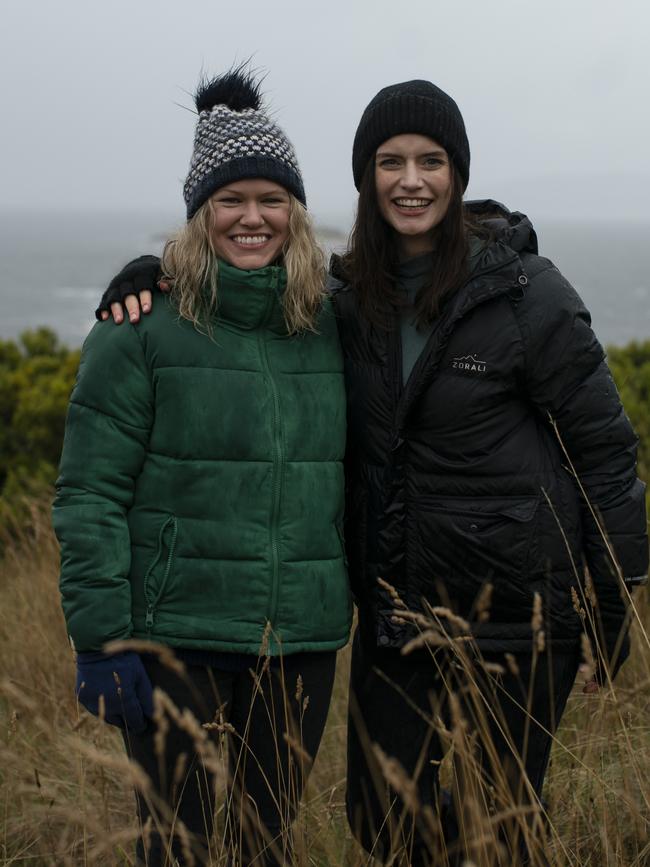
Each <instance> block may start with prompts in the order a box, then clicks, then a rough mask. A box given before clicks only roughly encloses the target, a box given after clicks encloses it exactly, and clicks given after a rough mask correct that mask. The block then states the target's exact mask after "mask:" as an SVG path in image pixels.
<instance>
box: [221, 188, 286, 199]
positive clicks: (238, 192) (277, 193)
mask: <svg viewBox="0 0 650 867" xmlns="http://www.w3.org/2000/svg"><path fill="white" fill-rule="evenodd" d="M220 193H230V195H232V196H243V195H244V193H242V191H241V190H233V189H232V187H219V189H218V190H217V192H216V193H215V195H219V194H220ZM259 195H260V196H287V197H288V196H289V193H288V192H287V190H283V189H277V190H264V191H263V192H261V193H260V194H259Z"/></svg>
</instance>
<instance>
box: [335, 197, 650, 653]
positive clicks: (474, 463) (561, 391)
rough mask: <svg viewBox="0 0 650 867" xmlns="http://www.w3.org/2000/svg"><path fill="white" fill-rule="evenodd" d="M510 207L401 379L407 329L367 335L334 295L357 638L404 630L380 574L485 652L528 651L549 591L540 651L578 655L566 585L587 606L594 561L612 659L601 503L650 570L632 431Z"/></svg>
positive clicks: (615, 625) (637, 567) (611, 580)
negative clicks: (483, 599) (452, 614)
mask: <svg viewBox="0 0 650 867" xmlns="http://www.w3.org/2000/svg"><path fill="white" fill-rule="evenodd" d="M497 207H499V206H497V205H496V203H494V202H485V203H475V204H474V205H473V210H475V211H479V212H480V211H484V212H486V213H488V212H493V211H494V209H495V208H497ZM500 213H501V218H500V220H499V221H498V222H499V223H500V225H499V226H498V231H497V240H494V241H491V242H489V243H486V245H485V247H484V249H483V251H482V253H481V254H480V256H479V258H478V261H477V263H476V265H475V267H474V269H473V271H472V274H471V276H470V279H469V280H468V282H467V283H466V285H465V286H464V288H463V289H462V290H460V291H459V292H458V293H457V294H456V295H455V296H454V297H453V298H452V299H451V300H450V301H449V302H448V303H447V305H446V307H445V308H444V311H443V313H442V314H441V316H440V319H439V320H438V321H437V323H436V325H435V327H434V330H433V333H432V334H431V337H430V338H429V341H428V343H427V345H426V347H425V349H424V351H423V353H422V355H421V356H420V358H419V359H418V361H417V362H416V364H415V367H414V368H413V371H412V373H411V375H410V377H409V379H408V381H407V382H406V383H402V381H401V379H402V375H401V369H402V365H401V357H400V353H401V349H400V337H399V328H396V329H394V330H393V331H382V330H380V329H377V328H372V327H369V326H368V325H367V324H366V323H365V322H364V321H363V320H362V318H361V317H360V316H359V314H358V308H357V299H356V297H355V293H354V292H353V291H351V290H349V289H348V288H347V287H345V286H344V285H339V286H338V287H335V291H336V290H338V291H336V294H335V298H336V305H337V309H338V313H339V317H340V318H339V324H340V329H339V330H340V335H341V340H342V344H343V349H344V354H345V359H346V362H345V363H346V378H347V383H346V384H347V390H348V407H349V409H348V413H349V418H348V429H349V449H348V489H349V497H348V517H347V538H348V556H349V561H350V573H351V578H352V581H353V589H354V591H355V595H356V599H357V602H358V605H359V616H360V624H361V629H362V633H363V634H365V636H366V637H367V639H368V640H370V641H372V642H373V643H374V642H376V643H377V644H379V645H380V646H384V647H397V646H400V645H402V644H403V643H404V641H405V640H406V639H407V638H409V637H411V636H412V631H411V630H412V627H410V626H408V625H405V624H404V623H400V622H396V621H395V617H394V609H395V604H394V601H393V599H392V598H391V596H390V594H389V593H388V592H387V591H386V589H385V588H383V587H382V586H381V584H380V582H378V580H377V579H378V578H382V579H384V580H385V581H386V582H388V583H389V584H390V585H392V586H393V587H394V588H395V589H396V590H397V592H398V593H399V595H400V597H401V598H402V600H403V601H404V602H405V603H406V605H407V606H408V607H409V608H411V609H413V610H422V607H423V603H422V600H423V599H426V600H428V601H429V602H430V603H432V604H434V605H436V604H443V605H448V606H450V607H451V608H452V609H454V610H455V611H456V612H457V613H459V614H461V615H462V616H463V617H465V618H467V619H468V620H469V621H470V622H471V623H472V632H473V634H474V635H475V636H476V638H477V639H478V643H479V645H480V646H481V647H482V648H483V649H485V650H488V649H489V650H524V649H529V648H530V647H531V618H532V613H533V602H534V594H535V592H539V593H540V594H541V597H542V600H543V603H544V630H545V636H546V641H547V643H548V642H553V644H554V646H556V647H558V648H567V649H568V648H569V647H574V646H575V645H576V643H577V641H578V640H579V635H580V633H581V630H582V626H581V622H580V618H579V616H578V614H577V612H576V609H575V606H574V598H573V597H572V592H571V590H572V588H575V590H576V592H577V593H578V595H579V596H581V595H582V591H581V588H580V585H581V584H582V583H583V581H584V577H583V576H584V565H588V567H589V570H590V573H591V575H592V577H593V584H594V586H595V590H596V594H597V597H598V610H599V612H600V615H599V616H600V619H601V621H602V628H603V630H604V633H605V638H606V643H607V645H608V649H609V651H610V652H611V650H612V649H613V646H614V644H615V642H616V637H617V636H618V634H619V632H620V630H621V626H622V624H623V622H624V619H625V610H626V606H625V603H624V601H623V599H622V597H621V592H620V587H619V581H618V579H617V577H616V567H615V566H614V564H613V563H612V560H611V558H610V556H609V555H608V553H607V545H606V543H605V542H604V541H603V535H602V533H601V532H600V530H599V529H598V527H597V525H596V523H595V520H594V517H593V514H592V508H593V509H594V510H595V512H596V513H597V514H598V515H599V516H600V518H601V519H602V523H603V525H604V528H605V530H606V534H607V536H608V539H609V543H610V544H611V546H612V548H613V549H614V551H615V553H616V557H617V559H618V563H619V564H620V568H621V570H622V574H623V575H624V576H626V577H627V576H635V577H636V576H640V575H642V574H645V573H646V572H647V566H648V540H647V525H646V517H645V504H644V485H643V484H642V483H641V482H640V481H639V480H638V479H637V476H636V437H635V434H634V432H633V430H632V428H631V426H630V423H629V421H628V419H627V417H626V415H625V413H624V411H623V409H622V407H621V403H620V400H619V397H618V394H617V391H616V388H615V386H614V383H613V381H612V378H611V374H610V372H609V369H608V367H607V364H606V362H605V358H604V353H603V350H602V348H601V346H600V344H599V343H598V341H597V340H596V338H595V336H594V333H593V331H592V330H591V327H590V317H589V314H588V312H587V310H586V309H585V307H584V305H583V303H582V301H581V300H580V298H579V297H578V295H577V294H576V292H575V291H574V290H573V289H572V287H571V286H570V285H569V284H568V283H567V281H566V280H565V279H564V277H563V276H562V275H561V274H560V273H559V272H558V270H557V269H556V268H555V267H554V266H553V264H552V263H551V262H550V261H548V260H547V259H543V258H540V257H539V256H537V240H536V236H535V233H534V231H533V229H532V226H531V224H530V223H529V221H528V219H527V218H526V217H524V216H523V215H522V214H518V213H512V214H510V213H509V212H507V211H505V210H503V209H501V211H500ZM560 440H561V442H560ZM563 449H565V450H566V454H565V453H564V451H563ZM570 463H572V464H573V467H574V468H575V472H576V474H577V476H578V478H579V481H580V484H581V485H582V487H583V489H584V492H585V494H586V497H587V499H588V501H589V504H590V505H589V504H588V503H587V501H586V500H585V498H584V497H583V496H582V495H581V493H580V490H579V485H578V483H577V482H576V480H575V478H574V477H573V476H572V474H571V473H570V471H569V470H568V467H569V464H570ZM486 583H490V584H491V585H492V586H493V594H492V601H491V606H490V611H489V619H488V620H486V621H483V620H482V618H480V617H478V616H477V615H476V611H475V604H476V600H477V596H478V594H479V593H480V591H481V588H482V587H483V586H484V585H485V584H486ZM479 621H481V622H479Z"/></svg>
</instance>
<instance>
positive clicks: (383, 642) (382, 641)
mask: <svg viewBox="0 0 650 867" xmlns="http://www.w3.org/2000/svg"><path fill="white" fill-rule="evenodd" d="M389 641H390V638H389V637H388V636H387V635H380V636H379V643H380V644H381V645H382V647H386V645H387V644H388V642H389Z"/></svg>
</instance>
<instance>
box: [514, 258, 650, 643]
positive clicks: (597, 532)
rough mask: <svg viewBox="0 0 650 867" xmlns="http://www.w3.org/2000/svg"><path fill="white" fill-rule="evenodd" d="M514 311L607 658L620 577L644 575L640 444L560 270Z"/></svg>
mask: <svg viewBox="0 0 650 867" xmlns="http://www.w3.org/2000/svg"><path fill="white" fill-rule="evenodd" d="M537 261H538V262H539V261H543V260H537ZM518 306H519V307H520V311H519V320H520V327H521V330H522V337H523V339H524V346H525V388H526V392H527V396H528V398H529V399H530V400H531V401H532V402H533V403H534V404H535V406H536V407H537V408H538V409H540V410H541V411H542V412H543V414H544V415H545V416H546V418H547V419H548V420H549V422H550V423H551V424H552V425H553V426H554V428H555V432H556V434H557V436H558V438H559V440H560V447H561V449H563V450H564V451H565V453H566V454H565V455H563V462H564V463H565V465H568V464H569V462H570V464H571V465H572V466H573V469H574V471H575V474H576V476H577V479H578V483H579V487H580V488H581V491H582V496H581V512H582V527H583V545H584V554H585V559H586V562H587V565H588V568H589V572H590V574H591V578H592V581H593V586H594V590H595V593H596V598H597V611H598V617H599V621H600V622H599V623H598V624H597V625H598V628H599V630H600V631H601V633H602V637H603V638H604V641H605V648H604V649H605V650H606V651H607V654H608V657H609V658H610V659H611V657H612V654H613V651H614V649H615V647H616V643H617V640H618V638H619V634H620V632H621V629H622V627H623V626H624V624H625V617H626V610H627V605H626V601H625V598H626V594H624V593H623V592H622V588H621V586H620V580H619V575H620V576H622V577H623V578H624V579H638V577H639V576H642V575H645V574H646V573H647V571H648V536H647V523H646V514H645V485H644V484H643V483H642V482H641V481H640V480H639V479H638V478H637V474H636V446H637V438H636V435H635V433H634V431H633V430H632V426H631V424H630V422H629V419H628V418H627V416H626V414H625V412H624V410H623V407H622V405H621V401H620V398H619V395H618V392H617V390H616V386H615V385H614V381H613V379H612V375H611V373H610V371H609V368H608V366H607V363H606V361H605V353H604V352H603V349H602V347H601V345H600V343H599V342H598V340H597V339H596V337H595V335H594V333H593V331H592V329H591V318H590V316H589V313H588V312H587V310H586V308H585V307H584V305H583V303H582V301H581V299H580V298H579V296H578V294H577V293H576V292H575V290H574V289H573V288H572V287H571V286H570V284H569V283H568V282H567V281H566V280H565V279H564V277H563V276H562V275H561V274H560V273H559V271H558V270H557V269H556V268H555V267H553V266H552V265H550V263H548V267H546V268H544V269H543V270H542V271H540V272H539V273H538V274H537V275H536V276H534V277H533V278H532V279H531V282H530V286H529V289H528V292H527V293H526V295H525V297H524V298H523V299H522V301H521V302H519V305H518ZM567 458H568V460H567ZM594 516H595V517H594ZM624 653H625V647H623V650H622V655H624Z"/></svg>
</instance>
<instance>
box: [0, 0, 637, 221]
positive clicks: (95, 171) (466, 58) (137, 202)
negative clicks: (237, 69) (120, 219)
mask: <svg viewBox="0 0 650 867" xmlns="http://www.w3.org/2000/svg"><path fill="white" fill-rule="evenodd" d="M251 55H252V56H253V58H254V65H255V66H257V67H259V68H261V69H263V70H265V71H267V73H268V75H267V78H266V82H265V90H266V94H267V98H268V102H269V103H270V104H271V106H272V108H273V110H274V113H275V116H276V117H277V119H278V120H279V122H280V123H281V125H282V126H283V127H284V129H285V130H286V131H287V133H288V134H289V136H290V138H291V139H292V140H293V143H294V145H295V146H296V149H297V152H298V155H299V159H300V162H301V165H302V168H303V173H304V175H305V183H306V188H307V195H308V199H309V204H310V207H311V209H312V210H313V211H314V213H315V214H316V216H317V218H318V219H320V220H321V221H322V222H340V223H341V224H343V223H346V221H349V218H350V215H351V213H352V209H353V205H354V187H353V184H352V173H351V169H350V154H351V147H352V139H353V136H354V131H355V128H356V124H357V122H358V120H359V118H360V116H361V112H362V111H363V108H364V107H365V105H366V103H367V102H368V101H369V100H370V99H371V97H372V96H373V95H374V94H375V92H376V91H377V90H379V88H381V87H383V86H385V85H386V84H391V83H395V82H397V81H404V80H407V79H410V78H428V79H430V80H432V81H434V82H435V83H436V84H438V85H439V86H440V87H442V88H443V89H445V90H446V91H448V92H449V93H450V94H451V95H452V96H453V97H454V98H455V99H456V101H457V102H458V104H459V106H460V109H461V111H462V113H463V115H464V118H465V122H466V125H467V129H468V135H469V140H470V145H471V150H472V164H471V181H470V188H469V190H468V196H469V197H480V196H486V195H491V196H492V197H494V198H500V199H501V200H503V201H505V202H506V203H507V204H508V205H510V206H511V207H513V208H518V209H520V210H524V211H526V212H528V213H529V214H530V215H531V216H553V217H567V218H573V217H584V216H593V217H599V218H607V217H608V216H613V217H616V218H617V219H624V218H626V217H629V218H645V217H646V216H647V214H646V206H647V202H648V198H649V194H650V147H649V142H650V112H649V111H648V101H649V93H650V71H649V63H650V61H649V59H648V57H649V55H650V7H649V6H648V4H647V0H618V2H617V3H611V2H602V0H543V2H542V0H534V2H533V0H492V2H485V0H447V2H445V3H441V2H437V0H360V2H354V0H347V2H346V0H330V2H325V3H321V2H310V0H302V2H299V0H275V2H273V0H265V2H260V0H245V2H238V0H229V2H222V0H212V2H207V0H184V2H181V0H111V2H108V3H107V2H101V3H100V2H97V0H57V2H54V0H2V6H1V12H0V82H2V84H1V85H0V86H1V87H2V91H3V99H2V104H3V110H2V114H3V123H2V128H3V133H2V138H1V145H0V147H1V149H2V160H1V161H0V190H1V201H0V207H2V208H16V207H20V208H29V209H36V210H50V209H64V210H68V209H75V210H85V209H93V210H106V209H110V210H115V209H122V210H144V211H160V212H161V213H165V214H177V215H182V199H181V187H182V181H183V177H184V175H185V172H186V170H187V165H188V161H189V155H190V149H191V143H192V135H193V127H194V117H193V115H192V114H191V113H190V112H189V111H186V110H184V109H183V108H181V107H179V106H178V105H177V104H176V103H180V104H182V105H185V106H187V107H191V106H192V102H191V97H190V96H189V95H188V93H189V92H191V91H192V90H193V88H194V86H195V84H196V81H197V79H198V76H199V74H200V72H201V70H205V71H206V72H209V73H215V72H219V71H222V70H224V69H225V68H227V67H229V66H230V65H231V64H232V62H233V61H236V60H242V59H245V58H247V57H249V56H251ZM343 228H347V223H346V225H344V226H343Z"/></svg>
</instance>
